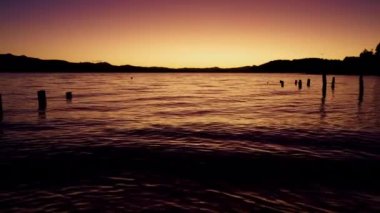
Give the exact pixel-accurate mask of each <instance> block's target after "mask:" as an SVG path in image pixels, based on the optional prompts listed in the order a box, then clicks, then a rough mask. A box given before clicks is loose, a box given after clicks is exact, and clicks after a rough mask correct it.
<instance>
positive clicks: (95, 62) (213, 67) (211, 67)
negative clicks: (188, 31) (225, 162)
mask: <svg viewBox="0 0 380 213" xmlns="http://www.w3.org/2000/svg"><path fill="white" fill-rule="evenodd" d="M0 55H12V56H16V57H27V58H34V59H39V60H53V61H65V62H68V63H92V64H101V63H106V64H109V65H111V66H115V67H122V66H132V67H144V68H166V69H237V68H243V67H255V66H261V65H264V64H267V63H270V62H273V61H294V60H302V59H322V60H331V61H343V60H344V58H347V57H358V56H345V57H344V58H343V59H336V58H335V59H333V58H319V57H304V58H292V59H274V60H270V61H267V62H265V63H262V64H252V65H242V66H234V67H220V66H209V67H168V66H155V65H153V66H140V65H132V64H119V65H115V64H112V63H110V62H108V61H103V60H92V61H70V60H66V59H57V58H39V57H35V56H29V55H24V54H21V55H16V54H13V53H9V52H8V53H0Z"/></svg>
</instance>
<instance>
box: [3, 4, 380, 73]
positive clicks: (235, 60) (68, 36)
mask: <svg viewBox="0 0 380 213" xmlns="http://www.w3.org/2000/svg"><path fill="white" fill-rule="evenodd" d="M379 20H380V0H260V1H259V0H228V1H227V0H1V1H0V53H13V54H16V55H28V56H33V57H39V58H44V59H64V60H69V61H74V62H79V61H91V62H95V61H107V62H110V63H112V64H118V65H119V64H132V65H139V66H167V67H211V66H219V67H236V66H245V65H253V64H256V65H258V64H262V63H265V62H267V61H270V60H274V59H295V58H304V57H322V58H331V59H342V58H344V57H345V56H349V55H358V54H359V53H360V52H361V51H362V50H363V49H364V48H367V49H374V48H375V47H376V45H377V44H378V43H379V42H380V24H379Z"/></svg>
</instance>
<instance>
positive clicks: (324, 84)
mask: <svg viewBox="0 0 380 213" xmlns="http://www.w3.org/2000/svg"><path fill="white" fill-rule="evenodd" d="M326 88H327V77H326V73H325V72H324V73H323V74H322V98H326Z"/></svg>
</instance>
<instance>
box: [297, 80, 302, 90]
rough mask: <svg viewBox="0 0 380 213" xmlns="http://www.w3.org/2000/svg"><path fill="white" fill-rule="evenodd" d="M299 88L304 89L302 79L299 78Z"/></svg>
mask: <svg viewBox="0 0 380 213" xmlns="http://www.w3.org/2000/svg"><path fill="white" fill-rule="evenodd" d="M298 89H302V80H298Z"/></svg>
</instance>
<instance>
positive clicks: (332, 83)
mask: <svg viewBox="0 0 380 213" xmlns="http://www.w3.org/2000/svg"><path fill="white" fill-rule="evenodd" d="M331 89H333V90H334V89H335V77H333V78H332V81H331Z"/></svg>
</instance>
